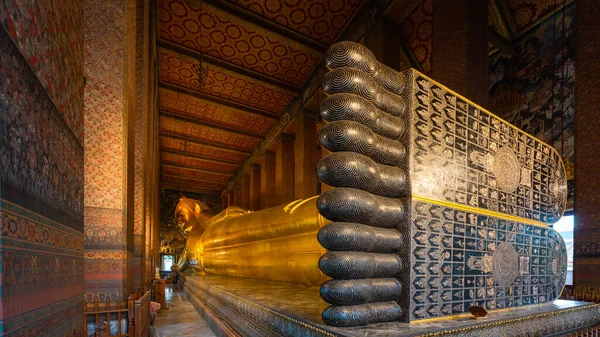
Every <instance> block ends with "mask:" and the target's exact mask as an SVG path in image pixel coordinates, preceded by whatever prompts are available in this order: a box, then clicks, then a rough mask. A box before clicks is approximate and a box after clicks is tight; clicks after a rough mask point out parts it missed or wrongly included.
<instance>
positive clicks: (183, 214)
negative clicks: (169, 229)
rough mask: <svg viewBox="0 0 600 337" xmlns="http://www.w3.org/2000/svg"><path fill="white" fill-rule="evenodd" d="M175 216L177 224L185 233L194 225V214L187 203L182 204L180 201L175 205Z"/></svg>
mask: <svg viewBox="0 0 600 337" xmlns="http://www.w3.org/2000/svg"><path fill="white" fill-rule="evenodd" d="M175 216H176V217H177V224H178V225H179V227H181V228H182V229H183V231H184V232H186V233H187V232H189V231H190V230H191V229H192V227H194V224H195V223H196V221H197V219H196V215H195V214H194V212H193V211H192V209H191V208H190V207H189V206H188V205H187V204H182V203H181V202H180V203H179V204H178V205H177V209H176V210H175Z"/></svg>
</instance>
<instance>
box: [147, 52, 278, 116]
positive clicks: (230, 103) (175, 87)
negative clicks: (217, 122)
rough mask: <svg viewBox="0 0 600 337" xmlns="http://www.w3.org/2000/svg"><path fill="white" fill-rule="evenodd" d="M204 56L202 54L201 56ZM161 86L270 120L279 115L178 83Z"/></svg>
mask: <svg viewBox="0 0 600 337" xmlns="http://www.w3.org/2000/svg"><path fill="white" fill-rule="evenodd" d="M203 57H204V56H203ZM158 85H159V86H160V87H161V88H164V89H168V90H171V91H175V92H181V93H183V94H184V95H188V96H192V97H196V98H199V99H203V100H207V101H209V102H213V103H217V104H221V105H225V106H228V107H231V108H234V109H238V110H242V111H244V112H247V113H251V114H255V115H259V116H264V117H267V118H269V119H272V120H277V119H279V115H278V114H276V113H274V112H269V111H266V110H261V109H257V108H254V107H251V106H247V105H244V104H240V103H237V102H233V101H229V100H226V99H223V98H220V97H216V96H212V95H207V94H205V93H202V92H200V91H196V90H191V89H188V88H184V87H181V86H178V85H174V84H171V83H166V82H162V81H161V82H160V83H159V84H158Z"/></svg>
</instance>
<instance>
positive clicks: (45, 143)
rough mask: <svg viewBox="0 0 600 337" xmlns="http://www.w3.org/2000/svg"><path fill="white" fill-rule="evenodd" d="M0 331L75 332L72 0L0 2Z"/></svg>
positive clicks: (78, 64)
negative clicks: (0, 264)
mask: <svg viewBox="0 0 600 337" xmlns="http://www.w3.org/2000/svg"><path fill="white" fill-rule="evenodd" d="M0 23H1V26H2V27H0V163H1V164H0V228H1V231H0V240H1V242H2V246H1V247H0V254H1V260H2V266H1V268H2V269H1V273H0V280H1V284H2V292H1V295H0V301H1V303H0V331H1V334H2V335H3V336H82V335H83V334H84V332H83V330H82V329H83V315H82V312H83V242H84V235H83V179H84V178H83V157H84V156H83V85H84V83H83V82H84V81H83V13H82V4H81V1H76V0H20V1H0Z"/></svg>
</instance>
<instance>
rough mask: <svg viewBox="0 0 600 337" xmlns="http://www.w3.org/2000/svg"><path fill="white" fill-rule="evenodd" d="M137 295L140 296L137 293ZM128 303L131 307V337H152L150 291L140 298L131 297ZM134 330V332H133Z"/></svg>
mask: <svg viewBox="0 0 600 337" xmlns="http://www.w3.org/2000/svg"><path fill="white" fill-rule="evenodd" d="M136 295H138V294H137V293H136ZM127 303H128V304H127V306H128V307H129V331H130V334H131V335H130V336H132V337H148V336H150V291H146V293H145V294H144V296H142V297H140V298H134V296H129V298H128V299H127ZM132 330H133V332H131V331H132Z"/></svg>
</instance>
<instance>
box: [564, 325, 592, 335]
mask: <svg viewBox="0 0 600 337" xmlns="http://www.w3.org/2000/svg"><path fill="white" fill-rule="evenodd" d="M564 337H600V324H598V325H594V326H592V327H589V328H585V329H581V330H577V331H575V332H571V333H569V334H566V335H564Z"/></svg>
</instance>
